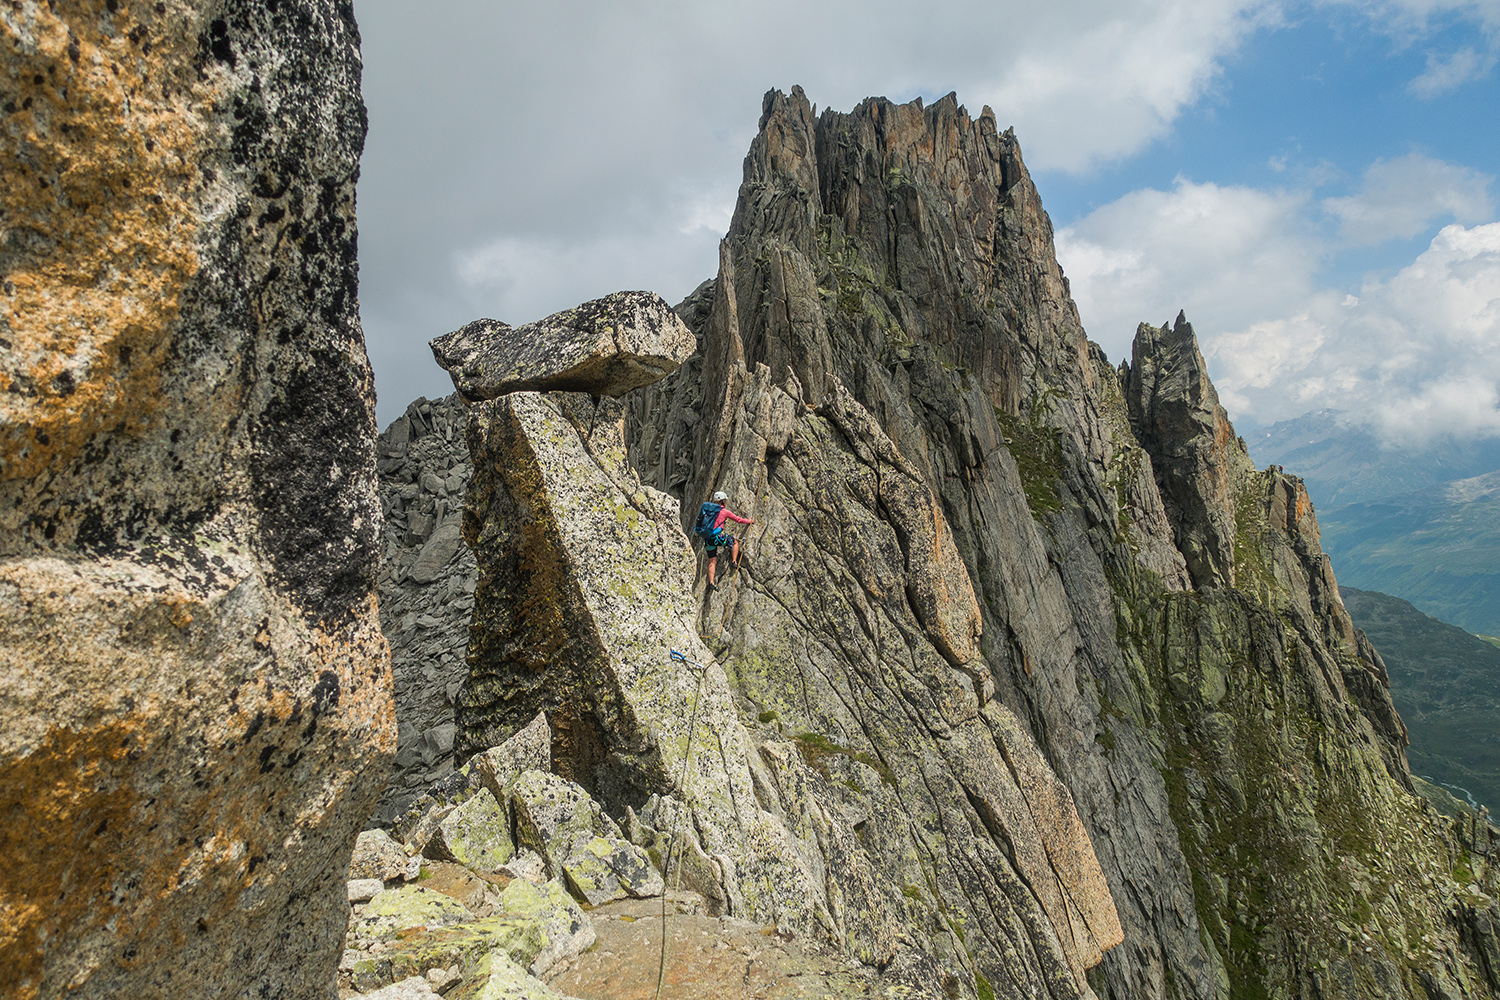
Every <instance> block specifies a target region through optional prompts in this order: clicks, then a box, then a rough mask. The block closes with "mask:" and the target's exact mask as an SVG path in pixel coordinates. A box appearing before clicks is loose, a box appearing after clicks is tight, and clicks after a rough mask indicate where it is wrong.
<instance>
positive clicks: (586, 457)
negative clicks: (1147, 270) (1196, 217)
mask: <svg viewBox="0 0 1500 1000" xmlns="http://www.w3.org/2000/svg"><path fill="white" fill-rule="evenodd" d="M764 112H765V113H764V114H763V116H762V121H761V132H760V135H759V136H758V137H757V138H756V140H755V142H754V143H753V144H752V147H751V151H750V155H749V157H748V158H747V160H746V175H745V184H744V185H743V187H742V189H741V196H740V201H739V205H738V207H737V209H736V213H735V218H734V223H733V225H732V227H731V231H730V233H729V238H728V239H726V241H725V243H724V244H723V246H722V248H721V257H720V270H719V274H718V276H717V277H716V278H715V279H714V280H712V281H709V282H705V283H704V285H702V286H700V288H699V289H697V290H696V291H695V292H694V293H693V294H692V295H691V296H689V298H688V299H687V300H685V301H684V302H683V303H682V304H681V305H680V306H679V307H678V314H679V315H680V316H681V317H682V319H683V320H684V322H686V323H687V325H688V326H689V327H690V328H691V329H692V331H693V332H694V335H695V336H696V338H697V349H696V351H695V352H694V353H693V354H692V355H691V356H689V357H687V358H686V360H685V361H684V362H683V363H682V365H681V367H680V368H678V370H677V371H676V372H675V373H674V374H672V375H670V376H668V377H666V378H665V379H663V380H661V381H659V382H657V383H654V384H652V385H650V386H646V387H644V388H640V389H637V390H634V391H632V392H630V393H628V394H627V395H626V396H625V397H623V398H622V399H621V400H620V401H619V402H613V401H609V400H603V401H600V400H596V399H590V398H586V397H585V396H581V395H571V394H567V393H560V392H559V393H536V394H533V393H522V394H517V395H513V396H507V397H503V398H499V399H496V400H495V401H493V402H487V403H484V404H482V405H480V406H476V407H475V409H474V411H473V413H474V421H473V423H472V426H471V431H470V435H471V436H470V447H471V449H472V450H473V453H474V455H475V456H476V458H475V466H476V468H478V469H480V470H481V474H480V475H478V476H476V478H475V480H474V484H473V487H472V491H471V494H470V502H469V512H468V514H467V516H466V520H465V532H466V537H467V538H468V539H469V541H470V543H471V544H473V545H474V546H475V548H476V551H477V552H478V564H479V570H480V574H481V580H480V584H479V588H478V593H477V600H476V617H475V626H474V642H473V645H472V646H471V649H470V668H469V669H470V680H469V682H468V687H467V688H466V690H465V691H464V692H462V693H461V694H460V696H459V699H460V705H459V709H458V723H459V726H458V736H457V739H458V744H459V751H460V756H462V755H463V754H466V753H469V752H472V751H474V750H479V749H483V748H484V747H486V746H489V745H491V744H492V743H495V742H498V741H499V740H500V739H501V738H503V737H505V736H507V735H509V734H510V733H513V732H517V731H518V730H520V729H521V728H522V727H524V726H527V725H528V724H532V725H534V721H535V716H536V712H537V711H538V710H541V709H545V710H546V711H547V712H549V713H550V718H551V729H550V734H551V742H552V747H551V751H552V758H553V759H552V769H553V770H554V771H555V772H556V773H557V774H559V775H561V776H564V777H566V778H568V779H570V780H572V781H575V782H577V783H579V784H580V785H583V786H584V787H585V788H587V789H588V790H589V791H590V792H592V793H593V794H594V795H595V796H596V797H597V798H598V800H599V801H600V803H601V804H602V805H603V806H604V808H605V811H606V813H607V814H608V815H609V816H610V817H612V818H613V820H614V821H617V822H618V823H619V825H620V827H622V828H623V832H624V833H625V835H626V836H627V837H629V839H631V840H632V841H634V842H635V843H637V844H640V845H641V846H643V847H645V848H646V849H647V851H648V852H649V853H650V854H651V856H652V857H653V858H658V859H659V858H662V857H664V856H665V855H666V853H667V849H668V847H669V845H670V844H672V842H673V840H674V839H676V840H677V841H678V843H679V844H680V845H681V846H683V847H685V848H686V850H685V854H684V855H680V857H681V862H680V863H679V867H680V868H681V871H680V872H675V871H671V872H669V873H668V883H669V885H670V884H671V883H672V880H673V879H674V878H680V879H681V880H682V884H683V885H684V886H685V887H688V888H692V889H693V890H695V891H697V892H700V893H702V894H703V895H704V897H705V898H706V899H707V901H708V905H709V906H710V907H711V908H712V909H713V910H714V911H715V912H727V913H734V914H739V915H744V916H750V917H752V918H755V919H765V920H776V921H778V922H780V923H781V924H782V925H783V926H785V927H787V928H788V929H793V928H796V929H802V930H805V931H808V932H810V933H812V934H814V935H818V936H821V937H823V938H824V939H826V940H827V941H829V942H830V943H831V944H833V945H834V946H836V947H838V948H840V949H842V950H844V951H845V952H846V953H849V954H852V955H854V956H856V957H858V958H859V959H861V960H863V961H865V962H873V963H878V964H880V965H881V966H882V967H883V968H884V969H885V972H884V974H883V975H882V976H881V977H880V980H879V981H880V982H881V983H884V984H887V985H894V984H896V983H908V984H910V985H911V986H912V987H914V988H916V989H917V990H918V991H919V992H920V991H922V990H924V989H925V990H929V991H934V992H936V993H939V994H949V995H972V996H981V995H994V996H997V997H1012V996H1014V997H1022V996H1025V997H1032V996H1048V997H1069V996H1081V997H1087V996H1090V995H1099V996H1103V997H1109V998H1119V1000H1124V998H1132V1000H1134V998H1138V997H1150V998H1155V997H1161V998H1166V997H1174V998H1182V997H1202V998H1208V997H1216V998H1217V997H1221V996H1226V995H1233V996H1258V995H1288V996H1312V995H1317V996H1324V997H1347V998H1351V1000H1352V998H1355V997H1360V998H1363V997H1419V996H1421V997H1455V998H1456V997H1458V996H1476V997H1484V996H1495V995H1497V978H1496V973H1495V972H1494V970H1496V969H1500V946H1497V938H1496V933H1495V932H1496V927H1497V921H1500V907H1497V905H1496V903H1495V897H1496V889H1497V885H1496V866H1495V865H1494V864H1492V862H1491V856H1492V851H1493V847H1492V845H1493V843H1494V841H1493V833H1494V831H1493V828H1492V827H1490V826H1489V824H1488V823H1487V822H1486V821H1485V820H1484V819H1483V818H1473V819H1472V820H1471V821H1465V822H1457V823H1455V822H1454V821H1451V820H1448V819H1447V818H1445V817H1442V816H1440V815H1438V814H1437V813H1435V812H1433V811H1432V810H1431V809H1429V808H1428V807H1427V806H1426V805H1425V804H1424V803H1423V802H1422V801H1421V800H1420V799H1418V798H1416V797H1414V796H1413V795H1412V794H1411V793H1410V780H1409V775H1408V774H1407V772H1406V766H1405V760H1404V754H1403V752H1402V748H1403V746H1404V743H1405V730H1404V726H1403V725H1402V723H1401V721H1400V719H1399V717H1397V715H1396V713H1395V711H1394V709H1393V708H1392V706H1391V704H1390V698H1389V692H1388V690H1387V686H1386V683H1385V677H1384V668H1383V666H1382V664H1381V662H1380V658H1379V655H1378V653H1376V652H1375V650H1374V649H1373V648H1372V647H1371V646H1370V644H1369V642H1368V641H1367V640H1366V639H1365V638H1364V637H1363V635H1362V634H1360V633H1359V632H1358V631H1356V630H1355V629H1353V627H1352V624H1351V623H1350V622H1349V619H1348V616H1347V614H1345V613H1344V611H1343V608H1342V605H1341V603H1340V602H1339V599H1338V595H1337V589H1336V587H1335V585H1334V580H1333V574H1332V571H1331V569H1330V567H1329V564H1328V560H1327V558H1326V557H1325V556H1324V555H1323V553H1322V552H1321V549H1320V547H1319V545H1318V529H1317V522H1316V518H1315V516H1314V514H1313V512H1312V509H1311V504H1310V502H1309V501H1308V499H1307V495H1306V491H1305V489H1303V488H1302V485H1301V483H1300V482H1299V481H1298V480H1296V479H1295V478H1293V477H1288V476H1285V475H1282V474H1281V473H1280V472H1278V471H1276V470H1274V469H1273V470H1267V471H1264V472H1258V471H1256V470H1255V469H1254V467H1253V466H1252V465H1250V463H1249V462H1248V460H1247V459H1246V458H1245V456H1244V450H1243V447H1242V446H1241V445H1240V443H1239V441H1238V439H1237V438H1236V437H1235V435H1234V432H1233V429H1232V427H1230V425H1229V422H1228V418H1227V416H1226V415H1224V413H1223V410H1222V408H1220V407H1219V406H1218V403H1217V397H1216V395H1215V393H1214V390H1213V387H1212V384H1211V383H1210V382H1209V381H1208V379H1207V374H1206V369H1205V366H1204V365H1203V362H1202V358H1201V355H1200V354H1199V352H1198V350H1197V344H1196V340H1195V338H1194V337H1193V335H1192V331H1191V327H1190V326H1189V325H1188V324H1187V323H1186V320H1185V318H1179V322H1178V323H1177V324H1174V325H1173V326H1172V327H1171V328H1162V329H1159V330H1158V329H1156V328H1151V327H1148V326H1144V325H1143V326H1142V328H1141V330H1140V331H1139V337H1138V341H1137V345H1136V349H1135V352H1134V354H1133V356H1132V359H1131V361H1130V363H1129V364H1127V365H1123V366H1120V367H1119V368H1118V369H1116V368H1115V367H1113V366H1111V364H1110V363H1109V362H1108V361H1107V359H1106V358H1105V357H1104V355H1103V353H1102V352H1101V351H1100V350H1099V349H1098V348H1097V347H1096V346H1094V345H1092V344H1089V343H1088V342H1087V341H1086V339H1085V338H1084V334H1083V330H1082V328H1081V325H1080V324H1079V321H1078V317H1077V312H1076V309H1075V308H1074V306H1073V304H1072V301H1071V299H1070V297H1069V295H1068V289H1067V284H1066V280H1065V279H1064V278H1063V276H1062V274H1061V271H1060V270H1059V269H1058V267H1057V265H1056V262H1055V258H1054V256H1053V251H1052V244H1051V226H1050V222H1049V221H1048V219H1047V217H1046V214H1045V212H1043V211H1042V209H1041V206H1040V201H1039V199H1038V198H1037V195H1036V191H1035V189H1034V187H1032V185H1031V183H1030V180H1029V178H1028V176H1027V174H1026V170H1025V167H1024V165H1023V164H1022V162H1021V159H1020V154H1019V150H1018V148H1017V146H1016V143H1015V139H1014V137H1013V136H1012V135H1010V134H1009V133H1005V134H1000V133H998V132H997V131H996V130H995V127H994V120H993V116H992V115H990V114H989V113H988V112H986V113H984V114H981V115H980V116H979V117H978V118H970V117H969V116H968V115H967V114H966V113H965V111H964V110H963V109H962V108H960V107H959V106H958V105H957V102H956V101H955V100H953V99H952V98H951V97H950V98H945V99H944V100H942V101H940V102H937V103H936V104H934V105H932V106H931V107H924V106H923V105H922V104H921V103H920V102H915V103H913V104H910V105H904V106H898V105H892V104H890V103H888V102H885V101H879V100H872V101H867V102H865V103H864V104H862V105H861V106H860V107H859V108H857V109H855V111H854V112H852V113H850V114H840V113H836V112H831V111H829V112H824V113H823V115H821V116H818V117H816V118H815V117H814V116H813V115H812V111H811V106H810V105H809V103H808V102H807V100H806V98H805V97H804V96H803V95H802V94H801V92H800V91H796V90H794V91H793V93H792V94H791V95H789V96H788V95H782V94H779V93H775V92H773V93H771V94H769V95H767V99H766V104H765V109H764ZM653 487H654V489H653ZM721 488H722V489H725V490H726V491H728V492H729V494H730V496H731V505H732V506H733V507H734V508H735V509H736V510H738V511H740V512H741V513H745V514H749V515H752V516H754V518H755V520H756V524H755V525H754V526H753V527H752V528H750V529H749V530H748V531H747V530H745V529H736V530H737V531H738V532H739V533H741V534H742V535H743V536H744V540H745V543H746V544H745V551H746V561H745V565H744V567H743V568H742V569H741V570H740V571H739V573H737V574H732V575H730V577H729V578H728V580H727V581H724V582H723V585H722V586H721V588H720V590H719V591H718V592H715V593H710V594H704V593H703V591H702V590H701V589H698V588H697V585H696V583H691V584H690V583H688V582H687V579H688V578H691V579H692V580H694V581H696V580H697V579H701V576H702V571H701V567H697V568H696V571H695V567H693V566H692V564H691V562H690V561H685V560H686V559H687V556H686V553H685V552H683V551H682V550H681V548H680V546H681V539H682V537H683V536H682V534H681V532H682V531H683V530H684V529H685V528H686V527H687V526H688V525H689V524H690V522H691V519H692V516H693V514H694V513H695V512H696V507H697V504H698V502H699V501H700V500H701V499H703V498H704V497H705V496H707V495H708V494H709V493H710V492H711V491H712V490H715V489H721ZM655 490H663V491H666V492H667V493H668V494H669V495H670V497H672V498H674V499H673V500H670V501H669V500H668V499H667V498H664V497H663V496H662V495H661V494H659V493H657V492H655ZM674 519H675V521H676V523H675V525H670V526H669V524H668V521H669V520H674ZM689 589H691V591H692V593H693V595H694V596H693V604H692V606H690V607H681V606H680V605H681V595H682V594H683V593H684V592H686V591H688V590H689ZM643 609H649V610H650V614H646V613H645V611H644V610H643ZM690 631H691V633H693V634H689V632H690ZM667 646H675V647H677V648H680V649H682V650H684V651H685V652H687V653H688V656H689V658H690V659H692V660H698V661H701V662H704V663H708V664H709V665H710V668H709V670H708V672H707V673H706V674H705V675H704V676H705V681H706V682H707V683H706V686H705V689H704V690H705V694H704V696H703V697H704V705H703V708H702V711H703V712H704V713H706V714H705V717H704V721H703V723H702V725H701V726H700V727H699V731H700V733H701V736H702V738H701V740H699V739H695V740H694V745H698V746H700V747H707V746H712V747H713V751H712V753H711V754H710V755H709V758H710V759H709V760H707V761H705V760H700V759H699V758H698V757H697V756H696V755H695V756H694V757H693V759H692V764H693V766H692V769H691V777H690V780H689V781H688V782H687V783H686V785H685V786H683V787H678V785H679V781H678V779H677V777H676V775H677V774H678V773H679V768H680V766H681V764H682V762H683V758H684V756H685V754H684V749H683V748H684V747H685V746H686V745H687V739H686V737H687V735H688V733H686V732H685V731H684V726H686V722H687V720H688V719H690V718H692V713H691V707H692V702H691V700H690V692H691V690H692V688H691V686H690V685H692V684H693V683H694V682H695V681H696V673H695V670H694V669H690V668H689V667H687V666H684V665H681V664H679V665H677V668H676V670H675V671H674V670H673V669H672V668H671V667H670V666H668V665H667V664H666V663H663V662H661V653H662V651H663V649H664V648H665V647H667ZM747 783H748V786H747ZM704 784H707V785H708V787H709V788H710V789H711V791H709V792H704V791H701V790H700V786H702V785H704ZM726 798H727V801H726ZM684 832H686V834H687V836H686V837H685V838H684V837H683V833H684ZM684 840H685V844H684V843H683V841H684ZM674 857H679V855H676V854H674ZM517 864H519V862H517ZM533 864H534V865H535V866H537V870H538V872H539V873H540V872H541V870H542V868H543V867H544V864H545V862H543V861H542V860H541V859H539V858H538V859H534V861H533ZM520 867H521V868H525V866H524V865H521V866H520ZM538 877H540V874H538ZM1090 967H1092V968H1090Z"/></svg>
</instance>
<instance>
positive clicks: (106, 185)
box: [0, 0, 209, 480]
mask: <svg viewBox="0 0 1500 1000" xmlns="http://www.w3.org/2000/svg"><path fill="white" fill-rule="evenodd" d="M112 6H114V7H115V8H116V9H115V11H114V12H113V13H110V12H108V11H106V10H105V9H104V5H100V4H97V3H92V2H86V0H57V2H53V3H50V4H38V3H33V2H27V3H20V4H7V5H5V6H4V7H3V8H0V50H3V51H4V56H5V59H4V69H3V70H0V111H3V114H0V174H3V176H4V177H5V178H6V183H5V184H4V185H3V187H0V262H3V263H0V267H3V268H4V271H3V273H0V480H8V479H18V478H20V479H29V478H32V477H35V476H36V475H37V474H38V473H39V472H41V471H42V470H44V469H46V468H57V467H58V466H60V465H61V464H63V463H65V462H67V461H68V460H70V459H71V458H72V457H73V456H74V455H76V454H77V453H78V452H79V450H80V449H82V447H83V446H84V445H85V444H86V443H87V442H88V440H89V439H90V438H91V437H93V436H94V435H95V434H97V433H99V432H100V431H102V430H107V429H114V428H117V427H122V428H123V429H125V430H127V431H128V430H132V429H135V428H139V427H141V426H144V425H145V424H146V423H147V422H149V421H150V420H151V419H152V417H153V415H154V414H153V410H152V406H151V401H152V400H153V399H154V397H155V395H156V393H155V389H156V386H157V381H158V375H157V372H158V369H159V368H160V366H161V364H162V362H163V360H164V358H165V355H166V352H167V350H168V347H169V334H170V330H171V327H172V324H173V321H174V320H175V318H176V316H177V311H178V297H179V295H180V294H181V292H182V290H183V288H184V286H185V285H186V283H187V282H188V280H189V279H190V278H191V277H192V276H193V275H194V274H195V273H197V270H198V266H199V264H198V259H197V256H196V253H195V252H194V249H193V244H194V239H195V233H196V231H197V227H198V225H199V220H200V217H201V212H200V211H199V209H198V208H197V207H196V206H195V205H194V204H192V203H191V202H190V201H189V196H190V194H191V191H192V180H193V176H194V173H195V171H196V170H197V164H198V160H199V157H200V151H201V149H202V148H203V147H204V142H203V138H202V135H201V132H202V130H203V128H204V126H203V125H202V124H201V122H202V121H203V115H202V114H201V113H200V111H199V109H200V108H202V107H204V105H205V101H206V100H207V98H208V93H209V86H208V84H205V83H204V82H201V81H200V80H199V79H198V73H197V70H196V68H195V59H196V51H197V48H196V46H197V35H198V31H197V30H196V26H195V25H193V24H190V23H185V22H184V18H183V16H181V15H178V14H176V11H177V7H176V6H175V5H174V7H173V12H174V13H173V15H170V16H169V15H167V14H162V13H158V10H159V9H160V10H166V8H165V7H163V6H162V5H155V6H153V5H150V4H146V3H139V2H137V3H129V2H121V3H119V4H116V5H112ZM6 258H9V259H6Z"/></svg>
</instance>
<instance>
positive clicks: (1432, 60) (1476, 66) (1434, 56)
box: [1407, 45, 1496, 98]
mask: <svg viewBox="0 0 1500 1000" xmlns="http://www.w3.org/2000/svg"><path fill="white" fill-rule="evenodd" d="M1495 62H1496V53H1495V51H1494V50H1493V49H1491V50H1490V51H1489V52H1480V51H1479V50H1478V49H1476V48H1474V47H1473V46H1472V45H1466V46H1464V47H1463V48H1461V49H1459V50H1458V51H1456V52H1451V53H1448V54H1447V55H1440V54H1438V53H1436V52H1429V53H1427V71H1426V72H1425V73H1423V74H1422V75H1421V76H1418V77H1414V78H1413V79H1412V81H1411V83H1409V84H1407V89H1408V90H1410V91H1411V92H1412V93H1413V94H1416V95H1417V96H1418V97H1429V98H1430V97H1438V96H1440V95H1442V94H1446V93H1448V92H1450V91H1453V90H1457V89H1458V88H1459V87H1462V86H1463V85H1464V84H1466V83H1469V82H1471V81H1473V80H1482V79H1484V78H1485V77H1486V76H1489V74H1490V70H1492V69H1494V68H1495Z"/></svg>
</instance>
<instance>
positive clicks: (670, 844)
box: [656, 649, 708, 1000]
mask: <svg viewBox="0 0 1500 1000" xmlns="http://www.w3.org/2000/svg"><path fill="white" fill-rule="evenodd" d="M670 655H671V657H672V659H673V660H674V661H675V662H677V663H686V664H689V665H690V666H694V667H697V668H698V679H697V683H695V684H694V686H693V711H692V714H691V715H690V717H689V721H688V745H687V753H685V754H683V756H682V774H681V775H680V776H679V777H678V779H677V788H678V791H679V792H681V794H682V805H683V813H684V816H683V822H682V827H681V831H682V838H681V839H682V841H683V847H684V848H686V846H687V818H688V817H690V816H692V813H693V810H692V806H691V805H690V804H689V799H688V791H687V788H688V786H687V781H688V772H689V770H690V769H691V765H692V760H693V736H694V735H695V734H696V733H697V731H698V700H699V698H700V697H701V696H702V694H703V675H704V674H706V673H708V668H707V667H705V666H704V665H703V664H701V663H699V662H697V661H696V660H690V659H688V658H687V657H686V656H684V655H682V653H680V652H678V651H677V650H675V649H674V650H672V651H671V654H670ZM677 840H678V838H677V837H669V838H668V840H667V857H666V862H665V864H663V865H662V892H661V964H660V965H659V966H657V970H656V1000H661V988H662V986H663V984H665V983H666V981H667V897H668V896H670V895H671V894H672V893H673V892H676V891H677V887H678V886H679V885H680V884H681V883H682V860H681V858H679V859H678V862H677V870H676V871H675V872H673V873H672V878H673V884H672V886H671V888H670V889H668V887H667V884H666V875H667V872H668V871H671V870H672V852H673V851H674V850H675V849H676V847H677Z"/></svg>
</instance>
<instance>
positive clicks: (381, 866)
mask: <svg viewBox="0 0 1500 1000" xmlns="http://www.w3.org/2000/svg"><path fill="white" fill-rule="evenodd" d="M411 860H412V859H411V858H410V857H409V856H408V855H407V853H406V852H405V851H404V850H402V849H401V845H400V844H398V843H396V842H395V841H394V840H392V839H391V835H390V834H388V833H386V832H385V831H384V830H362V831H360V834H359V837H358V838H357V839H356V840H355V842H354V854H353V856H352V857H350V859H349V880H350V881H351V882H352V881H355V880H360V879H379V880H380V881H382V882H388V881H390V880H391V879H395V878H405V877H406V875H407V871H408V869H409V868H410V867H411Z"/></svg>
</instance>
